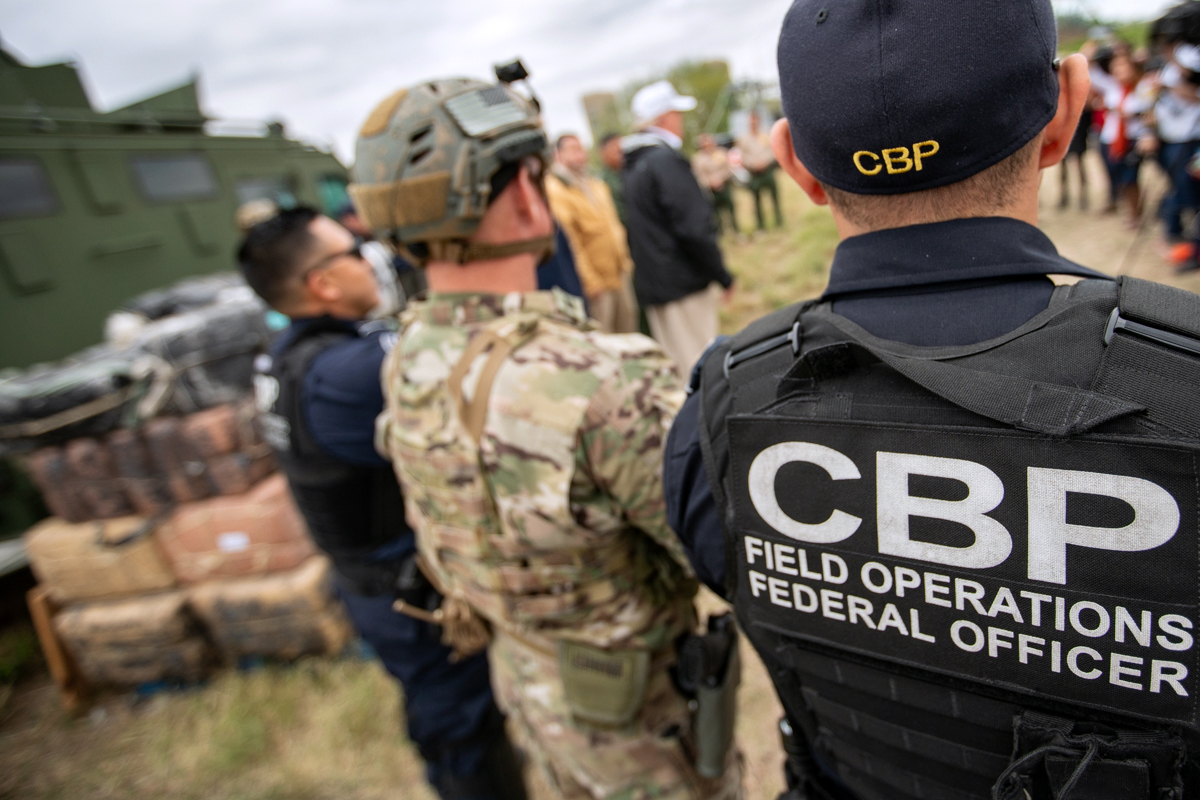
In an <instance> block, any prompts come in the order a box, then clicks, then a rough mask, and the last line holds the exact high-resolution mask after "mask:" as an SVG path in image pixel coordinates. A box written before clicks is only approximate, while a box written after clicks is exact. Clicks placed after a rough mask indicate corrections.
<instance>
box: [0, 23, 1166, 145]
mask: <svg viewBox="0 0 1200 800" xmlns="http://www.w3.org/2000/svg"><path fill="white" fill-rule="evenodd" d="M1071 2H1074V3H1077V4H1078V3H1084V4H1085V5H1086V4H1090V5H1091V6H1095V11H1094V13H1096V14H1098V15H1101V16H1106V17H1117V16H1124V17H1131V16H1139V15H1142V16H1145V15H1148V14H1151V13H1154V12H1156V11H1158V10H1159V9H1158V6H1159V5H1162V6H1164V7H1165V5H1166V4H1167V3H1166V2H1164V1H1163V0H1149V2H1150V3H1153V4H1155V8H1152V9H1148V8H1147V0H1071ZM788 6H789V0H739V2H737V3H736V4H735V3H733V2H731V0H569V2H568V1H566V0H507V1H506V2H504V3H495V2H483V0H174V1H173V2H169V3H166V2H162V0H105V2H95V1H94V0H0V31H2V32H3V37H4V41H5V44H6V45H7V46H10V47H12V48H13V49H15V50H16V52H17V53H19V54H20V55H22V56H24V57H25V58H27V59H28V60H29V61H30V62H31V63H35V64H38V63H46V62H48V61H52V60H56V59H62V58H74V59H76V60H78V62H79V63H80V64H81V66H82V71H83V74H84V76H85V80H86V81H87V85H88V87H89V90H90V91H91V93H92V96H93V100H94V101H95V102H97V103H98V104H99V105H100V106H101V107H103V108H113V107H116V106H119V105H122V104H124V103H128V102H132V101H134V100H137V99H140V98H141V97H142V96H145V95H147V94H150V93H152V92H154V91H157V90H159V89H162V88H165V87H167V86H169V85H172V84H176V83H181V82H183V81H185V80H187V79H188V78H189V77H190V76H191V75H192V74H194V73H197V72H198V73H199V74H200V76H201V91H202V95H203V101H204V104H205V107H206V110H208V111H209V113H211V114H214V115H215V116H218V117H221V118H225V119H237V120H241V119H248V120H264V119H267V118H280V119H283V120H285V121H286V122H287V123H288V125H289V128H290V130H291V131H292V133H293V134H294V135H298V136H301V137H304V138H307V139H309V140H310V141H315V142H318V143H333V144H335V145H336V149H337V152H338V153H339V154H340V155H341V156H342V157H343V158H344V159H347V160H348V159H349V158H350V157H351V156H352V151H353V142H354V136H355V132H356V130H357V128H358V126H359V124H360V123H361V121H362V120H363V118H364V117H365V116H366V115H367V113H368V112H369V111H370V109H371V107H372V106H373V105H374V104H375V103H376V102H377V101H379V100H380V99H382V98H383V97H384V96H386V95H387V94H389V93H390V92H391V91H393V90H394V89H395V88H396V87H398V86H402V85H406V84H411V83H414V82H416V81H418V80H421V79H424V78H429V77H433V76H437V75H453V74H458V75H469V76H476V77H482V78H487V77H490V76H491V74H492V72H491V69H492V65H493V64H495V63H499V62H501V61H506V60H508V59H510V58H512V57H514V56H518V55H519V56H521V57H522V58H523V59H524V61H525V63H526V65H527V66H528V67H529V68H530V70H531V71H532V72H533V75H534V85H535V87H536V89H537V91H538V93H539V95H540V96H541V98H542V101H543V106H544V109H545V114H546V120H547V124H548V127H549V128H550V130H551V132H559V131H563V130H568V129H570V130H577V131H584V132H586V129H587V123H586V119H585V117H584V114H583V110H582V108H581V106H580V103H579V97H580V96H581V95H582V94H584V93H586V92H588V91H595V90H605V89H618V88H620V87H621V86H622V85H624V84H625V83H626V82H627V81H629V80H632V79H635V78H638V77H642V76H646V75H649V74H651V73H654V72H655V71H658V70H662V69H663V68H665V67H667V66H669V65H670V64H672V63H674V62H676V61H678V60H680V59H682V58H710V57H720V58H726V59H728V60H729V62H730V64H731V67H732V68H733V71H734V74H735V75H736V76H739V77H757V78H774V76H775V41H776V37H777V35H778V31H779V25H780V22H781V20H782V19H783V15H784V13H785V12H786V11H787V8H788Z"/></svg>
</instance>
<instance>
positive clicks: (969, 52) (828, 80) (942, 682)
mask: <svg viewBox="0 0 1200 800" xmlns="http://www.w3.org/2000/svg"><path fill="white" fill-rule="evenodd" d="M1056 49H1057V43H1056V30H1055V18H1054V13H1053V9H1052V8H1051V3H1050V0H1027V1H1026V0H1023V1H1022V2H1013V1H1012V0H979V1H978V2H960V1H959V0H901V1H900V2H882V3H880V2H876V0H843V2H837V3H833V2H828V0H797V1H796V2H795V3H794V4H793V5H792V7H791V9H790V11H789V12H788V14H787V16H786V19H785V21H784V24H783V29H782V32H781V34H780V38H779V46H778V63H779V76H780V89H781V94H782V101H783V110H784V113H785V116H786V119H783V120H780V121H779V122H778V123H777V124H776V126H775V128H774V130H773V132H772V144H773V149H774V151H775V154H776V156H777V158H778V161H779V163H780V165H781V167H782V168H783V169H784V170H785V171H786V172H787V174H788V175H789V176H790V177H791V178H792V179H793V180H794V181H796V183H798V184H799V185H800V187H801V188H802V189H803V190H804V192H805V193H806V194H807V195H808V196H809V197H810V198H811V199H812V200H813V201H814V202H815V203H817V204H820V205H829V206H830V208H831V211H832V213H833V217H834V221H835V223H836V225H837V228H838V231H839V233H840V235H841V238H842V242H841V244H840V245H839V247H838V249H837V252H836V254H835V256H834V260H833V265H832V268H831V272H830V277H829V285H828V287H827V288H826V290H825V293H824V294H823V296H822V297H821V298H819V299H818V300H815V301H812V302H808V303H803V304H798V305H796V306H793V307H790V308H786V309H783V310H781V311H778V312H775V313H773V314H771V315H770V316H768V317H765V318H763V319H762V320H759V321H758V322H756V323H754V324H752V325H751V326H749V327H748V328H747V329H746V330H745V331H743V332H741V333H740V334H738V335H737V336H735V337H734V338H733V339H731V340H725V341H721V342H718V343H716V344H714V346H713V347H711V348H710V349H709V351H708V353H707V354H706V357H705V360H704V361H703V363H702V364H701V365H700V366H699V367H697V369H696V370H695V371H694V374H693V378H692V384H691V388H692V393H691V396H690V397H689V399H688V401H687V403H686V404H685V405H684V407H683V409H682V411H681V412H680V414H679V415H678V417H677V419H676V421H675V424H674V426H673V428H672V430H671V434H670V440H669V443H668V448H667V453H666V456H665V464H664V470H665V475H664V487H665V491H666V494H667V505H668V518H669V520H670V522H671V524H672V525H673V527H674V528H675V530H676V531H677V532H678V533H679V535H680V537H681V539H682V540H683V542H684V544H685V547H686V548H687V549H688V551H689V555H690V557H691V559H692V563H693V564H694V566H695V568H696V572H697V574H698V575H699V576H700V578H701V579H702V580H704V582H705V583H707V584H708V585H709V586H710V587H711V588H713V589H714V590H715V591H717V592H718V593H720V594H722V595H724V596H725V597H726V598H727V599H729V600H731V601H732V602H733V603H734V606H735V608H736V611H737V615H738V619H739V621H740V623H741V625H742V627H743V629H744V630H745V632H746V634H747V636H748V638H749V639H750V640H751V642H752V643H753V644H754V646H755V647H756V649H757V650H758V652H759V653H760V655H761V656H762V658H763V661H764V662H765V663H766V665H767V667H768V670H769V672H770V674H771V676H772V679H773V681H774V683H775V687H776V689H777V691H778V693H779V696H780V699H781V700H782V702H783V705H784V708H785V710H786V712H787V714H786V718H785V719H784V721H783V722H781V724H780V729H781V733H782V734H783V736H784V742H785V747H786V749H787V751H788V762H787V778H788V785H789V793H788V795H787V796H788V797H789V798H792V799H793V800H797V799H798V798H842V799H844V798H855V799H856V800H916V799H917V798H921V799H922V800H933V798H937V799H938V800H942V799H943V798H944V799H945V800H970V799H972V798H978V799H979V800H983V798H998V799H1000V798H1002V799H1003V800H1017V799H1018V798H1021V799H1022V800H1023V799H1024V798H1034V800H1041V799H1042V798H1056V800H1083V799H1084V798H1112V800H1118V798H1120V799H1122V800H1130V799H1131V798H1138V800H1151V798H1165V797H1171V798H1182V797H1185V796H1186V797H1195V796H1200V777H1198V770H1197V762H1196V757H1197V752H1198V746H1197V745H1198V742H1200V715H1198V713H1197V705H1196V704H1197V702H1198V695H1200V682H1198V681H1197V675H1198V674H1200V663H1198V662H1197V656H1198V653H1197V648H1196V647H1195V641H1194V638H1193V636H1194V633H1193V629H1194V626H1195V624H1196V622H1197V620H1198V619H1200V600H1198V594H1197V566H1198V563H1197V521H1196V520H1197V508H1198V501H1197V486H1198V485H1200V481H1198V480H1197V479H1198V477H1200V475H1198V472H1197V466H1196V464H1197V455H1198V454H1200V453H1198V448H1197V445H1198V443H1200V413H1198V412H1197V403H1196V393H1197V389H1198V388H1200V298H1197V297H1196V296H1195V295H1191V294H1188V293H1185V292H1182V291H1178V290H1174V289H1170V288H1167V287H1164V286H1160V285H1157V284H1151V283H1147V282H1143V281H1136V280H1131V279H1127V278H1126V279H1118V280H1112V279H1109V278H1106V277H1105V276H1103V275H1100V274H1099V273H1094V272H1092V271H1091V270H1088V269H1085V268H1083V267H1080V266H1078V265H1076V264H1073V263H1071V262H1070V261H1068V260H1067V259H1065V258H1063V257H1061V256H1060V255H1059V254H1058V253H1057V252H1056V251H1055V248H1054V246H1053V245H1052V244H1051V242H1050V241H1049V240H1048V239H1047V238H1046V237H1045V236H1044V235H1043V234H1042V233H1041V232H1040V231H1039V230H1038V229H1037V227H1035V226H1036V224H1037V214H1038V185H1039V177H1040V173H1041V170H1043V169H1045V168H1047V167H1050V166H1051V165H1054V164H1057V163H1058V162H1059V161H1060V159H1062V157H1063V155H1064V153H1065V152H1066V151H1067V148H1068V147H1069V146H1070V143H1071V139H1072V135H1073V133H1074V131H1075V127H1076V123H1077V121H1078V119H1079V117H1080V112H1081V111H1082V109H1083V107H1084V105H1085V102H1086V99H1087V94H1088V83H1089V79H1088V68H1087V63H1086V60H1085V59H1084V58H1083V57H1082V56H1078V55H1074V56H1070V57H1069V58H1065V59H1063V60H1061V61H1059V60H1058V58H1057V53H1056ZM1050 275H1066V276H1074V277H1076V278H1080V277H1081V278H1083V280H1081V281H1077V282H1074V284H1073V285H1069V284H1071V281H1058V282H1057V283H1058V284H1061V285H1056V282H1055V281H1052V280H1051V279H1050V278H1049V277H1048V276H1050ZM762 724H764V725H765V724H768V722H767V721H765V720H764V721H763V723H762Z"/></svg>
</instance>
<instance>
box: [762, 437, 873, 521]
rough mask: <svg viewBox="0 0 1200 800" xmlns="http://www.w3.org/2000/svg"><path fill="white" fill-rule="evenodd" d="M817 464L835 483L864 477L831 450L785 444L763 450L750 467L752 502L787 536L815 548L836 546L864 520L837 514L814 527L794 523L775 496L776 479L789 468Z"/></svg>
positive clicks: (767, 519) (817, 446) (835, 451)
mask: <svg viewBox="0 0 1200 800" xmlns="http://www.w3.org/2000/svg"><path fill="white" fill-rule="evenodd" d="M797 461H801V462H805V463H808V464H815V465H816V466H818V467H820V468H821V469H823V470H825V472H827V473H828V474H829V477H830V478H832V479H833V480H835V481H848V480H857V479H859V478H861V477H862V474H861V473H859V471H858V467H856V466H855V465H854V462H853V461H851V460H850V459H848V458H846V456H844V455H842V454H841V453H839V452H838V451H837V450H834V449H832V448H829V447H823V446H822V445H819V444H811V443H809V442H781V443H780V444H776V445H772V446H771V447H768V448H767V449H766V450H763V451H762V452H761V453H759V454H758V455H757V456H755V457H754V462H753V463H751V465H750V474H749V479H748V480H749V485H750V502H752V503H753V504H754V509H755V510H756V511H757V512H758V515H759V516H760V517H762V518H763V521H764V522H766V523H767V524H768V525H770V526H771V527H772V528H774V529H775V530H777V531H779V532H780V533H782V534H783V535H784V536H787V537H790V538H792V539H795V540H797V541H800V542H810V543H812V544H833V543H834V542H840V541H842V540H843V539H848V538H850V536H852V535H853V534H854V532H855V531H856V530H858V526H859V525H861V524H862V518H861V517H855V516H853V515H851V514H847V513H846V512H845V511H838V510H836V509H835V510H834V512H833V513H832V514H830V516H829V519H827V520H825V521H824V522H822V523H820V524H817V525H810V524H807V523H804V522H798V521H797V520H794V519H792V518H791V517H789V516H788V515H787V514H786V513H784V511H783V509H782V508H780V506H779V498H778V497H776V495H775V477H776V476H777V475H778V474H779V470H780V469H782V468H783V466H784V465H785V464H791V463H793V462H797Z"/></svg>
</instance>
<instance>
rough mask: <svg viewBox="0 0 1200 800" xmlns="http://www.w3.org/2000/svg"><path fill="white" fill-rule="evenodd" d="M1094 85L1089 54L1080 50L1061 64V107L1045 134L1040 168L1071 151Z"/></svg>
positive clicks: (1059, 86)
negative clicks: (1089, 64) (1084, 53)
mask: <svg viewBox="0 0 1200 800" xmlns="http://www.w3.org/2000/svg"><path fill="white" fill-rule="evenodd" d="M1091 87H1092V79H1091V77H1089V76H1088V60H1087V57H1086V56H1084V55H1082V54H1080V53H1076V54H1075V55H1073V56H1068V57H1067V58H1064V59H1063V61H1062V63H1061V64H1059V65H1058V111H1057V112H1056V113H1055V114H1054V119H1052V120H1050V123H1049V124H1048V125H1047V126H1046V127H1045V129H1044V131H1043V134H1042V152H1041V155H1040V157H1039V159H1038V168H1039V169H1046V168H1047V167H1052V166H1054V165H1055V164H1057V163H1058V162H1060V161H1062V160H1063V157H1064V156H1065V155H1066V154H1067V150H1068V149H1069V148H1070V147H1071V140H1072V139H1074V138H1075V128H1076V127H1077V126H1078V125H1079V117H1080V115H1081V114H1083V108H1084V106H1085V105H1086V104H1087V99H1088V91H1089V90H1090V89H1091Z"/></svg>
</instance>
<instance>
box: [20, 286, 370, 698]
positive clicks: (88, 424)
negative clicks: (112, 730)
mask: <svg viewBox="0 0 1200 800" xmlns="http://www.w3.org/2000/svg"><path fill="white" fill-rule="evenodd" d="M264 310H265V309H264V307H263V306H262V304H261V303H260V302H259V301H258V300H257V299H256V298H254V297H253V295H252V293H250V292H249V290H248V289H247V287H245V285H244V284H243V283H240V281H239V280H238V279H236V278H231V277H228V276H218V277H214V278H206V279H197V280H193V281H187V282H184V283H183V284H180V285H179V286H177V287H173V288H171V289H168V290H164V291H162V292H157V293H152V294H151V295H146V296H143V297H141V298H136V299H135V300H134V301H131V303H130V304H129V307H128V310H126V311H122V312H120V313H118V314H117V315H114V317H113V318H111V319H110V325H109V332H110V342H109V343H108V344H106V345H102V346H100V347H97V348H93V349H92V350H91V351H88V352H86V353H84V354H81V355H80V357H78V358H76V359H72V360H69V361H68V362H65V363H64V364H61V365H51V366H39V367H35V368H32V369H30V370H28V371H26V372H25V373H21V374H18V375H15V376H5V377H0V452H7V453H10V454H12V453H24V454H25V455H24V459H25V462H26V464H27V466H28V468H29V472H30V474H31V475H32V477H33V479H34V481H35V482H36V483H37V484H38V486H39V488H40V489H41V490H42V492H43V494H44V496H45V499H46V502H47V505H48V507H49V508H50V509H51V511H52V513H53V514H54V515H55V516H54V517H53V518H51V519H49V520H46V521H44V522H42V523H41V524H39V525H37V526H35V527H34V528H33V529H32V530H30V531H29V532H28V533H27V534H26V545H27V550H28V552H29V556H30V561H31V564H32V566H33V569H34V573H35V575H36V576H37V578H38V580H39V582H40V585H39V587H38V588H37V589H35V590H34V592H32V593H31V595H30V604H31V608H32V607H34V606H35V605H36V606H37V608H36V609H35V619H40V620H42V621H43V623H44V624H41V625H39V635H41V636H42V638H43V646H44V647H45V648H47V653H48V656H49V654H50V651H51V650H54V651H55V652H56V653H58V654H59V655H60V656H61V658H58V659H57V660H59V661H62V662H64V664H65V666H63V668H62V670H59V671H60V672H61V671H64V670H65V671H73V673H74V674H73V675H68V676H67V678H69V679H70V681H67V680H65V679H64V680H60V683H61V684H62V685H63V686H64V687H65V686H66V685H67V683H68V682H73V683H74V684H79V683H82V684H90V685H130V684H138V683H144V682H147V681H173V682H192V681H196V680H199V679H200V678H202V677H203V676H204V674H206V672H207V670H208V669H209V667H210V666H212V665H213V664H215V663H219V662H220V661H222V660H224V661H226V662H231V661H234V660H236V659H238V658H240V657H243V656H247V655H261V656H272V657H282V658H294V657H296V656H299V655H303V654H306V653H321V652H332V651H336V650H340V649H341V647H342V646H344V643H345V640H346V639H347V638H348V635H349V631H350V628H349V626H348V624H347V622H346V619H345V615H344V613H343V612H342V610H341V607H340V605H339V604H338V601H337V600H336V596H335V593H334V590H333V585H332V581H331V579H330V569H329V565H328V562H327V560H326V559H324V557H322V556H318V555H316V550H315V548H314V546H313V544H312V542H311V540H310V539H309V537H308V532H307V530H306V528H305V526H304V523H303V520H302V518H301V517H300V514H299V512H298V510H297V509H296V507H295V504H294V502H293V500H292V498H291V494H290V492H289V491H288V489H287V484H286V481H285V480H284V478H283V476H282V475H280V474H278V472H277V471H276V469H277V466H276V463H275V460H274V458H273V456H272V455H271V452H270V449H269V448H268V447H267V446H266V445H265V444H264V443H263V441H262V439H261V437H260V435H259V432H258V429H257V423H256V419H255V408H254V405H253V402H252V400H251V399H250V397H249V395H250V391H251V385H252V378H253V362H254V359H255V357H256V356H257V355H258V354H260V353H261V352H262V351H263V350H264V349H265V348H266V346H267V345H268V344H269V340H270V332H269V331H268V330H267V327H266V325H265V322H264V321H263V313H264ZM51 639H52V641H51ZM56 677H59V675H58V673H57V672H56Z"/></svg>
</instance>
